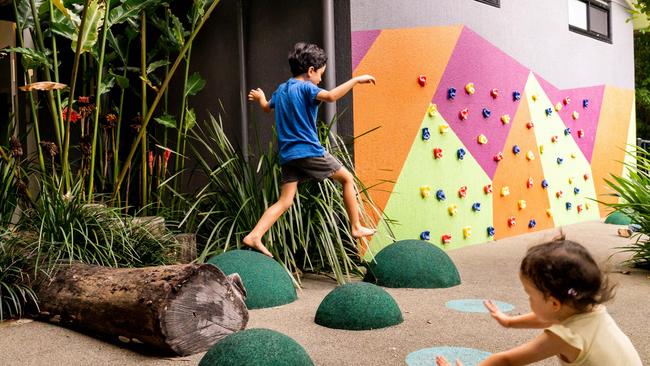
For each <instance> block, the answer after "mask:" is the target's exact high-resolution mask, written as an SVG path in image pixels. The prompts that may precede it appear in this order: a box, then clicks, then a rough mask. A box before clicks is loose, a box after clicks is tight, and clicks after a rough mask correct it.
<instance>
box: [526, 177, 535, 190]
mask: <svg viewBox="0 0 650 366" xmlns="http://www.w3.org/2000/svg"><path fill="white" fill-rule="evenodd" d="M534 184H535V183H534V181H533V177H528V180H527V181H526V188H533V185H534Z"/></svg>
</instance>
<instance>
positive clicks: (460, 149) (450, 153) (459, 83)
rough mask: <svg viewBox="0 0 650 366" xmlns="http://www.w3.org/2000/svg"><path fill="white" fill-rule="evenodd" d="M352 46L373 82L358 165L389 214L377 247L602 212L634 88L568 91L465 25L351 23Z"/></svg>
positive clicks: (451, 244) (628, 136)
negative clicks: (355, 28)
mask: <svg viewBox="0 0 650 366" xmlns="http://www.w3.org/2000/svg"><path fill="white" fill-rule="evenodd" d="M352 45H353V49H352V62H353V68H354V74H355V75H360V74H372V75H374V76H375V77H376V79H377V85H376V86H375V87H359V88H355V91H354V128H355V135H357V136H359V135H363V136H362V137H361V138H359V139H358V140H356V141H355V164H356V169H357V173H358V174H359V176H360V178H361V180H362V181H364V183H365V185H366V186H369V187H373V188H372V190H371V193H372V196H373V198H374V199H375V201H376V203H377V204H378V206H379V207H380V209H382V210H383V213H384V217H383V218H377V225H378V229H379V230H378V233H377V235H375V236H374V237H373V239H372V240H371V242H370V247H369V248H370V249H371V250H370V252H371V253H372V252H377V251H378V250H380V249H381V248H383V247H384V246H386V245H388V244H390V243H392V242H393V240H396V239H397V240H401V239H413V238H420V239H423V240H428V241H430V242H431V243H433V244H435V245H439V246H441V247H445V248H449V249H452V248H459V247H462V246H465V245H471V244H477V243H482V242H486V241H490V240H492V239H495V238H496V239H499V238H503V237H508V236H512V235H517V234H523V233H528V232H532V231H535V230H542V229H547V228H551V227H554V226H561V225H567V224H571V223H575V222H579V221H586V220H595V219H598V218H599V217H600V215H602V214H603V210H602V207H601V208H600V209H599V207H598V204H597V203H596V202H595V201H594V200H593V199H594V198H599V199H600V198H602V197H600V196H599V195H600V194H602V193H604V192H606V191H607V189H606V187H605V184H604V181H603V180H602V179H603V178H604V177H607V176H608V175H609V174H610V173H613V174H619V175H620V174H622V173H623V165H622V163H621V162H622V161H624V159H625V150H624V149H625V145H626V143H627V142H628V141H634V134H633V131H632V130H631V129H630V126H633V124H634V114H633V112H632V110H633V99H634V98H633V93H634V92H633V91H631V90H621V89H617V88H612V87H609V86H604V85H600V86H594V87H586V88H574V89H566V90H560V89H558V88H556V87H555V86H553V85H552V84H551V83H549V82H547V81H546V80H544V79H543V78H542V76H540V75H537V74H535V73H534V70H530V69H529V68H527V67H526V66H524V65H522V64H520V63H519V62H518V61H517V60H515V59H513V58H512V57H510V56H509V55H507V54H506V53H504V52H503V51H502V50H500V49H499V48H497V47H495V46H494V45H492V44H491V43H490V42H488V41H486V40H485V39H483V38H482V37H481V36H480V35H478V34H477V33H475V32H473V31H472V30H470V29H469V28H467V27H462V26H453V27H430V28H413V29H390V30H373V31H363V32H353V34H352ZM610 104H611V106H610ZM632 128H633V127H632ZM368 131H370V132H369V133H367V134H366V132H368ZM614 151H616V152H614ZM628 159H629V158H628ZM388 222H390V223H391V224H390V225H387V223H388ZM389 226H390V228H392V230H389Z"/></svg>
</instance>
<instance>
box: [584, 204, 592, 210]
mask: <svg viewBox="0 0 650 366" xmlns="http://www.w3.org/2000/svg"><path fill="white" fill-rule="evenodd" d="M590 207H591V205H590V204H589V202H585V209H587V210H588V209H589V208H590Z"/></svg>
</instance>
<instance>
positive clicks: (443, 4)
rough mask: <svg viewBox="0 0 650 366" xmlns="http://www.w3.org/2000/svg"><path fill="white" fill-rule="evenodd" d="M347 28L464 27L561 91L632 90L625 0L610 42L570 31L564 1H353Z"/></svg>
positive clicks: (618, 1)
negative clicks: (605, 87) (601, 87)
mask: <svg viewBox="0 0 650 366" xmlns="http://www.w3.org/2000/svg"><path fill="white" fill-rule="evenodd" d="M350 4H351V10H350V13H351V30H352V31H359V30H370V29H384V28H410V27H421V26H434V25H455V24H464V25H466V26H468V27H470V28H471V29H472V30H474V31H476V32H477V33H478V34H480V35H481V36H482V37H484V38H486V39H487V40H488V41H490V42H491V43H492V44H494V45H495V46H497V47H499V48H500V49H502V50H503V51H504V52H506V53H507V54H509V55H510V56H512V57H514V58H515V59H517V60H518V61H519V62H521V63H522V64H523V65H525V66H527V67H528V68H530V69H532V70H533V71H534V72H536V73H538V74H539V75H541V76H542V77H543V78H545V79H546V80H547V81H549V82H551V83H552V84H554V85H555V86H556V87H558V88H560V89H565V88H576V87H583V86H592V85H598V84H607V85H612V86H617V87H621V88H627V89H633V88H634V40H633V35H632V33H633V27H632V23H631V22H627V23H626V19H628V18H629V14H628V13H627V5H626V4H625V1H624V0H612V2H611V19H610V23H611V33H612V43H611V44H610V43H606V42H602V41H599V40H596V39H593V38H590V37H587V36H584V35H581V34H577V33H574V32H571V31H569V15H568V3H567V0H501V7H500V8H496V7H493V6H490V5H486V4H484V3H481V2H478V1H475V0H351V2H350Z"/></svg>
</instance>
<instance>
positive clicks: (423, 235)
mask: <svg viewBox="0 0 650 366" xmlns="http://www.w3.org/2000/svg"><path fill="white" fill-rule="evenodd" d="M429 239H431V232H430V231H428V230H426V231H423V232H421V233H420V240H429Z"/></svg>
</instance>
